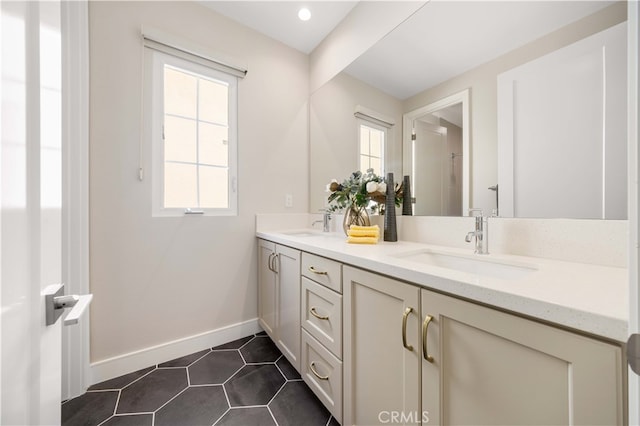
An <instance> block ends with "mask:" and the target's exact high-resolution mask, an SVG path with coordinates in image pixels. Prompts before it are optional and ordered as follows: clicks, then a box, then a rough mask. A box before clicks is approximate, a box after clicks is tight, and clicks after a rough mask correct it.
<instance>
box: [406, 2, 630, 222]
mask: <svg viewBox="0 0 640 426" xmlns="http://www.w3.org/2000/svg"><path fill="white" fill-rule="evenodd" d="M626 16H627V14H626V2H618V3H615V4H613V5H612V6H609V7H607V8H605V9H603V10H602V11H600V12H598V13H595V14H593V15H591V16H588V17H586V18H584V19H582V20H580V21H577V22H575V23H573V24H570V25H567V26H566V27H564V28H561V29H560V30H558V31H555V32H553V33H551V34H548V35H546V36H544V37H542V38H540V39H538V40H535V41H533V42H531V43H529V44H527V45H525V46H523V47H521V48H519V49H516V50H514V51H512V52H509V53H507V54H506V55H503V56H501V57H499V58H497V59H495V60H493V61H491V62H488V63H486V64H484V65H481V66H479V67H477V68H474V69H472V70H470V71H468V72H466V73H463V74H461V75H459V76H457V77H454V78H452V79H450V80H447V81H445V82H444V83H442V84H439V85H437V86H435V87H433V88H431V89H428V90H425V91H424V92H421V93H419V94H417V95H415V96H413V97H411V98H409V99H407V100H406V101H405V102H404V111H405V112H408V111H413V110H415V109H417V108H420V107H421V106H424V105H428V104H430V103H433V102H435V101H437V100H439V99H442V98H445V97H447V96H449V95H451V94H452V93H457V92H459V91H461V90H464V89H467V88H470V89H471V90H470V100H471V108H470V111H471V120H470V121H471V165H472V166H471V194H472V197H471V203H470V204H471V205H470V206H469V207H474V208H482V209H484V210H485V211H487V212H490V211H491V209H493V208H495V192H493V191H489V190H487V188H488V187H489V186H492V185H495V184H496V183H497V182H498V130H497V112H496V110H497V84H496V77H497V75H498V74H500V73H502V72H504V71H507V70H509V69H511V68H514V67H516V66H518V65H521V64H524V63H526V62H529V61H531V60H533V59H535V58H538V57H540V56H542V55H545V54H547V53H550V52H552V51H554V50H556V49H558V48H560V47H563V46H566V45H569V44H571V43H573V42H576V41H578V40H581V39H582V38H584V37H586V36H588V35H591V34H594V33H596V32H599V31H602V30H604V29H606V28H609V27H610V26H613V25H615V24H618V23H620V22H624V21H625V20H626Z"/></svg>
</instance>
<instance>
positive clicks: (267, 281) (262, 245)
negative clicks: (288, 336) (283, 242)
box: [258, 240, 277, 341]
mask: <svg viewBox="0 0 640 426" xmlns="http://www.w3.org/2000/svg"><path fill="white" fill-rule="evenodd" d="M275 254H276V245H275V243H272V242H270V241H265V240H258V318H259V323H260V327H262V329H263V330H264V331H266V332H267V334H268V335H269V336H270V337H271V339H272V340H273V341H275V340H276V336H275V330H276V321H277V305H276V298H277V287H276V282H277V275H276V270H275V267H274V262H275V261H274V258H275Z"/></svg>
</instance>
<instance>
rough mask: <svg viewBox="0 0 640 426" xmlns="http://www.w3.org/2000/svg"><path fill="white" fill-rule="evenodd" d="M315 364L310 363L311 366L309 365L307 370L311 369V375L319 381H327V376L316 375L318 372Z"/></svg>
mask: <svg viewBox="0 0 640 426" xmlns="http://www.w3.org/2000/svg"><path fill="white" fill-rule="evenodd" d="M315 364H316V363H315V362H312V363H311V364H309V368H310V369H311V372H312V373H313V375H314V376H316V377H317V378H318V379H320V380H329V376H321V375H320V374H318V372H317V371H316V367H315Z"/></svg>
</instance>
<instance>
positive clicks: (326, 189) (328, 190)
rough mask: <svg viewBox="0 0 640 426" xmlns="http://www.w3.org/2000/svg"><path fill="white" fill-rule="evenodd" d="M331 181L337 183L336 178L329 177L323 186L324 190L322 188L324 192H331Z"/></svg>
mask: <svg viewBox="0 0 640 426" xmlns="http://www.w3.org/2000/svg"><path fill="white" fill-rule="evenodd" d="M332 183H338V181H337V180H336V179H331V182H329V183H328V184H327V186H326V187H325V190H324V191H325V192H333V191H331V184H332Z"/></svg>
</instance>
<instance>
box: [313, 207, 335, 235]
mask: <svg viewBox="0 0 640 426" xmlns="http://www.w3.org/2000/svg"><path fill="white" fill-rule="evenodd" d="M330 220H331V212H329V211H323V216H322V220H314V221H313V222H312V223H311V226H313V225H315V224H316V223H320V222H322V232H331V229H330V227H329V221H330Z"/></svg>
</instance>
